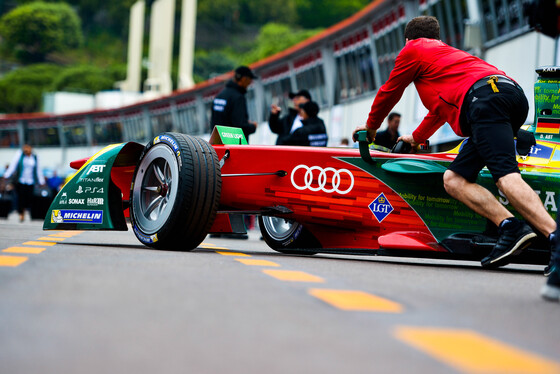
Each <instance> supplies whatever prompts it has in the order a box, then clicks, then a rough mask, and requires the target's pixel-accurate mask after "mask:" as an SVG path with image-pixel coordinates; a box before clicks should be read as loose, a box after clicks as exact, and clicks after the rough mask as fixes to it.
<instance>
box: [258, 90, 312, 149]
mask: <svg viewBox="0 0 560 374" xmlns="http://www.w3.org/2000/svg"><path fill="white" fill-rule="evenodd" d="M289 96H290V99H292V102H293V104H294V107H293V108H290V109H289V110H288V114H287V115H285V116H284V117H282V118H280V111H281V110H282V109H281V108H280V107H279V106H278V105H274V104H273V105H272V106H271V108H270V117H269V118H268V125H269V126H270V130H271V131H272V132H273V133H275V134H278V139H276V145H283V144H285V140H286V139H287V138H288V137H289V136H290V134H291V133H292V132H294V131H295V130H296V129H297V128H299V127H301V125H302V123H301V117H300V116H299V106H300V105H301V104H305V103H306V102H308V101H311V94H310V93H309V91H307V90H300V91H298V92H295V93H294V92H290V95H289Z"/></svg>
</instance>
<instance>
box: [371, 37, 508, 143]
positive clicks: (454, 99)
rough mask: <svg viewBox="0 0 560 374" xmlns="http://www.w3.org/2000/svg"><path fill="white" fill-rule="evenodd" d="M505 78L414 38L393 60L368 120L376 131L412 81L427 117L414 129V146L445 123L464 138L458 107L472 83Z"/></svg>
mask: <svg viewBox="0 0 560 374" xmlns="http://www.w3.org/2000/svg"><path fill="white" fill-rule="evenodd" d="M495 74H500V75H505V73H504V72H503V71H501V70H498V69H497V68H496V67H494V66H492V65H490V64H488V63H487V62H485V61H483V60H481V59H479V58H478V57H475V56H473V55H471V54H468V53H467V52H464V51H461V50H459V49H456V48H453V47H451V46H448V45H447V44H445V43H443V42H442V41H439V40H436V39H426V38H420V39H414V40H410V41H408V42H407V43H406V45H405V46H404V48H403V49H402V50H401V52H400V53H399V55H398V56H397V59H396V60H395V67H394V69H393V70H392V71H391V74H390V75H389V79H388V80H387V82H385V84H384V85H383V86H381V87H380V88H379V91H378V92H377V95H376V96H375V100H374V101H373V104H372V105H371V111H370V113H369V116H368V120H367V127H369V128H371V129H378V128H379V127H380V126H381V123H382V122H383V119H384V118H385V117H386V116H387V115H388V114H389V111H390V110H391V109H392V108H393V107H394V106H395V104H396V103H397V102H398V101H399V99H400V98H401V96H402V94H403V92H404V89H405V88H406V87H407V86H408V85H409V84H410V83H411V82H414V85H415V86H416V90H417V91H418V95H419V96H420V99H421V100H422V103H423V104H424V106H425V107H426V108H427V109H428V110H429V113H428V115H426V117H425V118H424V120H423V121H422V122H421V123H420V125H419V126H418V128H416V130H414V132H413V133H412V136H413V137H414V140H415V141H416V142H417V143H423V142H425V141H426V140H427V139H428V138H429V137H430V136H432V135H433V134H434V133H435V132H436V131H437V129H439V128H440V127H441V126H443V124H444V123H445V122H447V123H449V124H450V125H451V128H452V129H453V131H454V132H455V133H456V134H457V135H459V136H464V134H463V133H462V132H461V126H460V125H459V116H460V114H461V105H462V103H463V99H464V98H465V95H466V94H467V91H468V90H469V88H470V87H471V86H472V85H473V83H474V82H476V81H478V80H480V79H482V78H484V77H486V76H489V75H495Z"/></svg>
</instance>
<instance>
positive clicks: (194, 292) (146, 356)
mask: <svg viewBox="0 0 560 374" xmlns="http://www.w3.org/2000/svg"><path fill="white" fill-rule="evenodd" d="M250 234H251V235H250V239H249V240H231V239H230V240H226V239H214V238H207V239H206V240H205V242H204V243H203V244H202V245H201V246H200V247H199V248H198V249H196V250H194V251H192V252H180V251H156V250H152V249H149V248H147V247H144V246H143V245H141V244H140V243H139V242H138V241H137V240H136V238H135V237H134V235H133V234H132V232H131V231H128V232H81V233H76V232H52V231H49V232H43V231H42V229H41V223H40V222H32V223H29V222H26V223H22V224H20V223H18V222H17V220H16V219H15V217H14V216H12V217H11V218H10V219H9V220H2V221H0V372H1V373H2V374H11V373H267V374H272V373H482V372H484V373H560V305H559V304H558V303H550V302H545V301H542V300H541V299H540V297H539V289H540V287H541V286H542V285H543V283H544V281H545V278H544V277H543V276H542V266H532V265H527V266H525V265H509V266H507V267H506V268H504V269H502V270H497V271H485V270H482V269H481V268H480V266H479V265H478V264H477V263H473V262H452V261H439V260H437V261H436V260H421V259H408V258H393V257H373V256H371V257H365V256H335V255H315V256H293V255H283V254H280V253H277V252H274V251H272V250H271V249H269V248H268V247H267V246H266V244H265V243H264V242H263V241H261V240H259V237H260V234H259V233H258V232H257V231H254V232H251V233H250ZM41 238H47V239H41ZM37 241H39V242H43V244H40V243H32V242H37ZM45 243H46V244H45Z"/></svg>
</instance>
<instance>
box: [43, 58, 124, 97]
mask: <svg viewBox="0 0 560 374" xmlns="http://www.w3.org/2000/svg"><path fill="white" fill-rule="evenodd" d="M125 78H126V66H117V67H113V68H111V69H107V70H106V69H101V68H99V67H96V66H91V65H77V66H71V67H68V68H66V69H64V70H63V71H61V73H60V74H59V75H58V76H57V77H56V78H55V79H54V80H53V83H52V85H51V87H50V88H51V91H67V92H81V93H89V94H94V93H96V92H99V91H103V90H111V89H113V88H114V87H113V85H114V83H115V82H116V81H119V80H123V79H125Z"/></svg>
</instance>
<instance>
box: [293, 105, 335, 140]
mask: <svg viewBox="0 0 560 374" xmlns="http://www.w3.org/2000/svg"><path fill="white" fill-rule="evenodd" d="M318 113H319V105H317V103H315V102H313V101H308V102H306V103H304V104H300V106H299V115H300V116H301V118H302V119H301V127H299V128H297V129H296V130H294V131H293V132H292V133H291V134H288V135H287V136H286V137H285V138H284V139H283V142H284V143H283V144H284V145H308V146H312V147H326V146H327V142H328V140H329V137H328V136H327V129H326V127H325V123H324V122H323V120H322V119H321V118H319V117H317V114H318Z"/></svg>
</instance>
